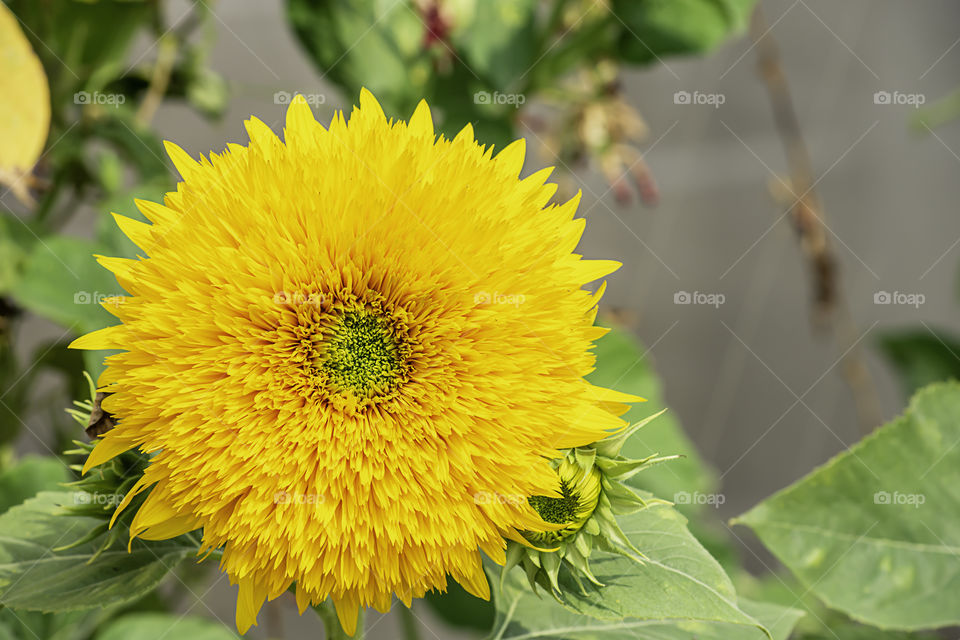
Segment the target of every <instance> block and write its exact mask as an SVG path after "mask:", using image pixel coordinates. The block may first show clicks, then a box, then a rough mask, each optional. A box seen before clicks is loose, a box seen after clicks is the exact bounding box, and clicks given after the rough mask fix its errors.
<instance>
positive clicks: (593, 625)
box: [492, 594, 803, 640]
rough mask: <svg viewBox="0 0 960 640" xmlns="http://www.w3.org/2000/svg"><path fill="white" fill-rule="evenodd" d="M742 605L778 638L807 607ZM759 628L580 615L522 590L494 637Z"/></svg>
mask: <svg viewBox="0 0 960 640" xmlns="http://www.w3.org/2000/svg"><path fill="white" fill-rule="evenodd" d="M740 608H741V609H743V611H744V612H746V613H749V614H750V615H752V616H753V617H754V618H755V619H756V620H757V621H758V622H759V623H760V624H762V625H764V627H766V628H767V629H768V630H769V631H770V636H771V637H772V639H773V640H787V638H789V637H790V633H791V632H792V631H793V627H794V625H796V622H797V620H798V619H799V617H800V616H801V615H803V613H802V612H801V611H798V610H796V609H790V608H787V607H781V606H779V605H775V604H767V603H760V602H753V601H750V600H741V601H740ZM766 637H767V636H766V635H765V634H764V633H763V632H762V631H760V630H758V629H755V628H751V627H743V626H738V625H730V624H721V623H707V622H694V621H688V622H661V621H657V620H634V619H626V620H614V621H606V622H602V621H598V620H594V619H591V618H585V617H584V616H579V615H577V614H575V613H573V612H572V611H568V610H566V609H564V608H563V607H560V606H558V605H555V604H553V603H548V602H546V601H544V600H538V599H537V598H536V596H533V595H530V594H527V595H524V596H521V600H520V601H519V602H518V603H517V606H516V608H515V609H514V611H513V613H512V615H511V617H510V619H509V620H508V619H507V616H506V615H502V616H501V617H500V618H499V619H498V626H497V627H496V630H495V631H494V635H493V636H492V638H494V639H499V640H521V638H549V639H550V640H557V639H563V640H763V639H764V638H766Z"/></svg>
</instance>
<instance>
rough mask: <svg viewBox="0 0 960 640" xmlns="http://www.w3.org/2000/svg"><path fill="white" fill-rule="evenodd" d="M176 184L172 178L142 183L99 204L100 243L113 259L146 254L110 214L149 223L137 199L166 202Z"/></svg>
mask: <svg viewBox="0 0 960 640" xmlns="http://www.w3.org/2000/svg"><path fill="white" fill-rule="evenodd" d="M175 189H176V187H175V185H174V184H173V181H172V180H171V179H170V178H169V177H166V178H162V179H158V180H154V181H152V182H144V183H141V184H139V185H137V186H135V187H133V188H132V189H127V190H124V191H120V192H117V193H115V194H113V195H111V196H110V198H108V199H107V200H105V201H103V202H102V203H100V207H99V208H100V213H101V215H100V217H99V219H98V220H97V240H98V241H99V242H100V244H102V245H103V246H104V247H105V250H106V251H107V253H108V254H109V255H111V256H119V257H123V258H135V257H136V256H138V255H141V256H142V255H144V254H145V251H144V250H143V249H142V248H140V247H138V246H137V245H135V244H134V243H133V241H132V240H130V238H128V237H127V236H126V234H124V233H123V231H121V230H120V227H119V226H118V225H117V221H116V220H115V219H114V217H113V216H112V215H110V214H111V213H118V214H120V215H122V216H125V217H127V218H133V219H134V220H139V221H140V222H146V223H149V220H147V219H146V218H145V217H144V215H143V214H142V213H140V210H139V209H138V208H137V205H136V204H134V200H135V199H141V200H149V201H150V202H163V197H164V195H166V193H167V192H168V191H172V190H175Z"/></svg>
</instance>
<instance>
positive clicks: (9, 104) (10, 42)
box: [0, 2, 50, 179]
mask: <svg viewBox="0 0 960 640" xmlns="http://www.w3.org/2000/svg"><path fill="white" fill-rule="evenodd" d="M0 60H2V61H3V72H2V73H0V178H3V172H4V171H11V172H14V173H29V172H30V171H31V170H32V169H33V165H35V164H36V163H37V159H38V158H39V157H40V153H41V152H42V151H43V147H44V143H46V141H47V132H48V131H49V130H50V89H49V88H48V87H47V76H46V75H45V74H44V72H43V65H41V64H40V60H39V59H38V58H37V56H36V55H35V54H34V52H33V49H32V48H31V46H30V43H29V42H28V41H27V38H26V36H24V34H23V30H22V29H21V28H20V23H19V22H18V21H17V17H16V16H15V15H14V14H13V13H11V12H10V10H9V9H8V8H7V7H6V6H5V5H4V4H3V3H2V2H0ZM14 179H16V178H14Z"/></svg>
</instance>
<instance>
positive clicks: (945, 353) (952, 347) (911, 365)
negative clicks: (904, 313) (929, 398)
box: [880, 329, 960, 395]
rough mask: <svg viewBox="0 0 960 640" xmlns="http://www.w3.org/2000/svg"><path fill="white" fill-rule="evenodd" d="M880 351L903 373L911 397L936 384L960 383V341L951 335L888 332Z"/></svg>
mask: <svg viewBox="0 0 960 640" xmlns="http://www.w3.org/2000/svg"><path fill="white" fill-rule="evenodd" d="M880 348H881V349H882V350H883V353H884V355H886V356H887V359H888V360H889V361H890V363H891V364H893V366H894V368H896V370H897V373H899V374H900V382H901V383H902V385H903V388H904V389H905V390H906V392H907V394H908V395H910V394H912V393H914V392H915V391H916V390H917V389H920V388H921V387H925V386H927V385H928V384H932V383H934V382H943V381H945V380H960V340H958V339H957V338H955V337H954V336H952V335H951V334H949V333H947V332H942V331H938V332H936V333H933V332H931V331H926V330H923V329H914V330H905V331H901V332H898V333H887V334H886V335H884V336H883V337H882V338H881V339H880Z"/></svg>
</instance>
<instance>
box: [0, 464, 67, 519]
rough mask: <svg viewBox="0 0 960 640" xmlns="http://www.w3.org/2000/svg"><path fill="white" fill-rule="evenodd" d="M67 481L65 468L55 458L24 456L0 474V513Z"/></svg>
mask: <svg viewBox="0 0 960 640" xmlns="http://www.w3.org/2000/svg"><path fill="white" fill-rule="evenodd" d="M69 480H70V474H69V472H68V471H67V466H66V465H65V464H64V463H63V462H61V461H60V460H58V459H57V458H48V457H41V456H26V457H25V458H23V459H22V460H20V461H18V462H17V464H15V465H14V466H12V467H10V468H9V469H5V470H4V472H3V473H0V513H3V512H5V511H7V510H8V509H10V507H14V506H16V505H18V504H20V503H22V502H23V501H24V500H26V499H27V498H32V497H33V496H35V495H36V494H37V493H39V492H41V491H53V490H56V489H59V488H60V484H61V483H63V482H67V481H69Z"/></svg>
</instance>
